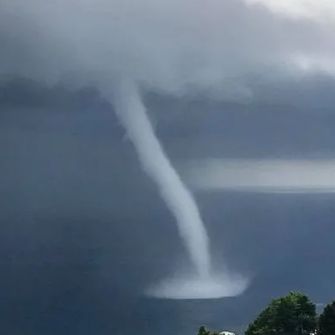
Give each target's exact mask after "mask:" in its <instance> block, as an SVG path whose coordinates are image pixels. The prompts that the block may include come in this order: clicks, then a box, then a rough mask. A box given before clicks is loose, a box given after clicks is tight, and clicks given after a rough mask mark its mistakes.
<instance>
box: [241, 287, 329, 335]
mask: <svg viewBox="0 0 335 335" xmlns="http://www.w3.org/2000/svg"><path fill="white" fill-rule="evenodd" d="M315 328H316V311H315V305H314V304H313V303H312V302H311V301H310V300H309V299H308V297H307V296H305V295H303V294H300V293H295V292H291V293H290V294H288V295H287V296H285V297H282V298H279V299H275V300H273V301H272V302H271V303H270V305H269V306H268V307H267V308H266V309H265V310H264V311H263V312H262V313H261V314H260V315H259V316H258V317H257V319H256V320H255V321H254V322H253V323H251V324H250V325H249V327H248V329H247V331H246V333H245V334H246V335H277V334H283V335H284V334H285V335H301V334H309V333H310V332H313V331H314V330H315ZM332 335H335V333H333V334H332Z"/></svg>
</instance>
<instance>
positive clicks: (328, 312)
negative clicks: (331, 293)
mask: <svg viewBox="0 0 335 335" xmlns="http://www.w3.org/2000/svg"><path fill="white" fill-rule="evenodd" d="M318 334H320V335H334V334H335V301H334V302H333V303H332V304H329V305H327V306H326V307H325V309H324V311H323V312H322V314H321V315H320V318H319V333H318Z"/></svg>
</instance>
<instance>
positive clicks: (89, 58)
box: [0, 0, 334, 98]
mask: <svg viewBox="0 0 335 335" xmlns="http://www.w3.org/2000/svg"><path fill="white" fill-rule="evenodd" d="M0 6H1V7H0V9H1V11H0V13H1V20H0V22H1V36H0V39H1V42H2V43H1V44H2V45H4V46H5V48H3V51H2V53H1V72H2V73H15V74H19V75H24V76H27V77H33V78H37V79H40V80H43V81H47V82H55V81H56V82H57V81H59V80H62V81H65V82H67V83H69V82H71V83H72V84H76V85H84V86H85V85H87V84H88V83H94V84H96V85H98V86H100V87H101V88H102V89H103V90H105V91H110V90H111V89H112V85H111V83H112V82H113V81H114V80H115V78H116V77H118V76H128V77H131V78H133V79H135V80H136V81H138V82H140V83H141V84H143V85H145V86H146V87H149V88H150V89H151V90H156V91H162V90H163V91H168V92H174V93H175V94H180V93H181V92H196V91H204V92H207V93H208V92H211V93H210V94H211V95H213V94H215V92H216V94H219V95H220V96H222V95H224V96H232V97H235V98H236V97H249V96H250V94H252V92H251V91H250V87H249V85H248V81H247V80H246V78H248V76H250V75H253V76H254V75H256V76H258V75H261V76H265V77H270V78H277V77H279V78H280V77H282V76H284V77H285V76H293V77H296V76H298V77H300V76H301V75H304V74H306V73H314V72H319V71H322V72H330V73H332V61H331V60H332V59H333V56H334V55H333V52H334V48H333V47H334V45H333V42H332V41H333V39H332V32H333V27H332V24H325V25H323V24H322V25H321V24H320V23H319V22H315V21H313V20H308V18H307V19H300V20H298V21H296V20H292V19H290V18H286V17H285V16H280V15H277V14H276V13H272V12H270V11H267V10H265V9H264V8H262V7H259V6H250V5H246V4H245V3H244V2H243V1H231V0H229V1H218V0H211V1H207V2H206V3H204V2H203V1H190V0H183V1H176V0H173V1H169V2H166V1H153V0H143V1H139V2H133V1H120V0H113V1H107V0H99V1H95V2H94V6H93V5H92V3H91V2H90V1H63V0H59V1H54V2H52V3H46V2H45V1H40V0H34V1H29V3H27V2H22V1H19V0H15V1H13V0H11V1H8V0H6V1H3V2H2V3H1V5H0ZM213 92H214V93H213Z"/></svg>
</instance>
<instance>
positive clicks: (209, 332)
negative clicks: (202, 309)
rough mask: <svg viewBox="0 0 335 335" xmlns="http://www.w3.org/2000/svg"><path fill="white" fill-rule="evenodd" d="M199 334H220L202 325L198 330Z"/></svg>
mask: <svg viewBox="0 0 335 335" xmlns="http://www.w3.org/2000/svg"><path fill="white" fill-rule="evenodd" d="M198 335H218V333H216V332H211V331H209V330H207V329H206V328H205V327H204V326H201V327H200V328H199V331H198Z"/></svg>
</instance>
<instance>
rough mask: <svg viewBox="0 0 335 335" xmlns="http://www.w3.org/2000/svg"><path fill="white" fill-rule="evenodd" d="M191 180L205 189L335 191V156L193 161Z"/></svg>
mask: <svg viewBox="0 0 335 335" xmlns="http://www.w3.org/2000/svg"><path fill="white" fill-rule="evenodd" d="M190 179H191V183H192V184H193V185H194V186H195V187H196V188H199V189H204V190H220V189H228V190H240V191H248V190H249V191H256V192H272V193H277V192H290V193H300V192H302V193H334V192H335V160H310V161H309V160H280V159H272V160H271V159H263V160H225V159H223V160H219V159H212V160H207V161H203V162H197V163H196V164H193V165H192V168H191V173H190Z"/></svg>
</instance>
